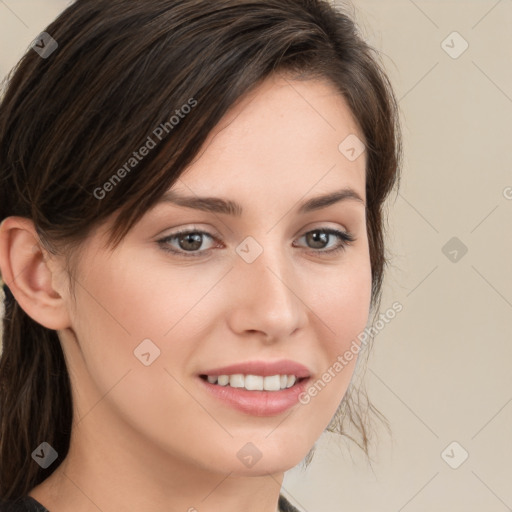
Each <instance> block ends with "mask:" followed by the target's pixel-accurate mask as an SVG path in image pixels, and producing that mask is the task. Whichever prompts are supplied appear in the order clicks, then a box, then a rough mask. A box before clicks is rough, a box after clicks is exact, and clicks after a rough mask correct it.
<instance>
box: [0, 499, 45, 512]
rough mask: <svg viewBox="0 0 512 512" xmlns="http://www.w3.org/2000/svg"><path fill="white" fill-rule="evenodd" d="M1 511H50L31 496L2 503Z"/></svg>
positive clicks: (0, 505) (0, 504)
mask: <svg viewBox="0 0 512 512" xmlns="http://www.w3.org/2000/svg"><path fill="white" fill-rule="evenodd" d="M0 512H49V511H48V509H46V508H44V507H43V505H41V503H39V502H38V501H36V500H35V499H34V498H32V497H31V496H25V497H24V498H20V499H19V500H14V501H6V502H2V503H0Z"/></svg>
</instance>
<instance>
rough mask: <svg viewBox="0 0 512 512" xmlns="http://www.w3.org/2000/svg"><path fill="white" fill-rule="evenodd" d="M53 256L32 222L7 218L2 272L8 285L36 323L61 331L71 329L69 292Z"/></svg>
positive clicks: (0, 238)
mask: <svg viewBox="0 0 512 512" xmlns="http://www.w3.org/2000/svg"><path fill="white" fill-rule="evenodd" d="M50 256H51V255H50V254H49V253H48V251H47V250H46V249H45V248H44V246H43V245H42V244H41V242H40V239H39V236H38V234H37V231H36V229H35V227H34V223H33V222H32V221H31V220H30V219H26V218H24V217H7V218H6V219H4V221H3V222H2V223H1V224H0V270H1V272H2V278H3V280H4V282H5V284H6V285H7V286H8V287H9V289H10V290H11V293H12V294H13V295H14V297H15V299H16V301H17V302H18V304H19V305H20V306H21V308H22V309H23V310H24V311H25V313H27V315H29V316H30V317H31V318H32V319H33V320H35V321H36V322H37V323H39V324H41V325H42V326H44V327H46V328H48V329H53V330H61V329H65V328H67V327H69V326H70V317H69V314H68V310H67V308H66V302H65V300H64V297H65V290H66V288H65V285H64V281H63V279H62V275H63V273H62V268H61V267H59V265H58V260H57V258H53V259H52V258H50ZM56 288H58V290H57V289H56ZM59 292H60V293H59Z"/></svg>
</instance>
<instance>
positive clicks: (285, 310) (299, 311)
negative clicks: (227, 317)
mask: <svg viewBox="0 0 512 512" xmlns="http://www.w3.org/2000/svg"><path fill="white" fill-rule="evenodd" d="M248 238H249V237H248ZM246 243H247V245H244V243H242V244H240V246H241V247H239V248H238V250H240V249H241V250H242V252H241V253H239V254H241V255H242V256H241V259H242V260H244V255H249V254H251V252H252V255H251V256H252V257H254V256H255V255H256V254H257V256H256V257H255V259H254V260H253V261H252V262H249V261H250V258H247V259H246V260H244V261H239V262H238V263H237V266H238V269H237V272H236V274H237V279H240V286H241V287H242V290H243V292H242V293H241V294H240V295H239V297H240V300H239V302H238V304H237V305H235V309H236V310H237V315H235V318H237V322H236V323H237V330H239V331H240V330H252V331H254V330H257V331H262V332H264V333H265V334H267V335H268V336H270V337H272V338H279V337H284V336H287V335H290V334H291V333H292V332H293V331H295V330H296V329H297V328H298V327H300V326H302V325H303V323H304V321H305V311H304V308H305V306H304V305H303V303H302V302H301V301H300V300H299V299H298V297H297V291H296V288H297V281H296V280H295V279H294V270H293V265H292V262H291V261H290V255H289V254H287V253H286V251H285V250H284V248H283V247H282V245H281V244H280V243H279V242H277V241H276V240H275V237H272V236H268V237H266V238H265V240H264V242H263V243H261V244H260V243H258V242H256V240H254V239H252V240H247V239H246ZM256 244H257V245H256ZM258 246H259V248H258ZM244 249H245V252H243V250H244ZM237 252H238V251H237ZM294 285H295V286H294Z"/></svg>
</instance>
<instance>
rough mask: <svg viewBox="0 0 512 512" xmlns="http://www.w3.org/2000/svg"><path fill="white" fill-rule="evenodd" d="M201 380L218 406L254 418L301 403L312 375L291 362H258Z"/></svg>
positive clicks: (207, 374)
mask: <svg viewBox="0 0 512 512" xmlns="http://www.w3.org/2000/svg"><path fill="white" fill-rule="evenodd" d="M198 380H199V382H200V384H201V386H202V388H203V389H204V390H205V391H206V393H207V394H208V396H209V397H213V398H214V399H215V401H216V402H217V403H219V402H221V403H222V405H224V406H226V405H227V406H228V407H230V408H234V409H236V410H238V411H240V412H242V413H244V414H247V415H251V416H275V415H278V414H281V413H283V412H285V411H287V410H288V409H290V408H291V407H293V406H295V405H297V404H298V402H299V396H300V394H301V393H303V392H304V391H305V389H306V387H307V385H308V383H309V382H310V380H311V373H310V371H309V370H308V369H307V368H306V367H305V366H303V365H300V364H298V363H294V362H291V361H280V362H274V363H268V362H257V361H255V362H248V363H243V364H238V365H231V366H225V367H223V368H218V369H215V370H207V371H205V372H204V373H200V374H199V375H198Z"/></svg>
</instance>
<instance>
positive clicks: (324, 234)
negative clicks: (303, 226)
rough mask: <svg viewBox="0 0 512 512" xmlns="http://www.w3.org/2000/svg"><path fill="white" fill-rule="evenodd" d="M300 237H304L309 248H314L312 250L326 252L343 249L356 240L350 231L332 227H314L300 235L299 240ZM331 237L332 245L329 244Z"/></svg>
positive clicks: (330, 252)
mask: <svg viewBox="0 0 512 512" xmlns="http://www.w3.org/2000/svg"><path fill="white" fill-rule="evenodd" d="M302 238H305V239H306V243H307V244H308V245H309V247H310V248H312V249H315V251H314V252H316V253H328V254H332V253H336V252H338V251H341V250H344V249H346V247H347V246H348V245H350V244H351V243H352V242H355V240H356V239H355V237H354V236H353V235H351V234H350V233H348V232H345V231H340V230H337V229H333V228H319V229H314V230H312V231H308V232H307V233H305V234H304V235H302V236H301V237H300V238H299V240H300V239H302ZM333 238H334V246H332V244H331V245H329V243H330V242H331V241H332V240H333ZM336 239H337V241H336ZM326 247H328V248H326Z"/></svg>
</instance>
